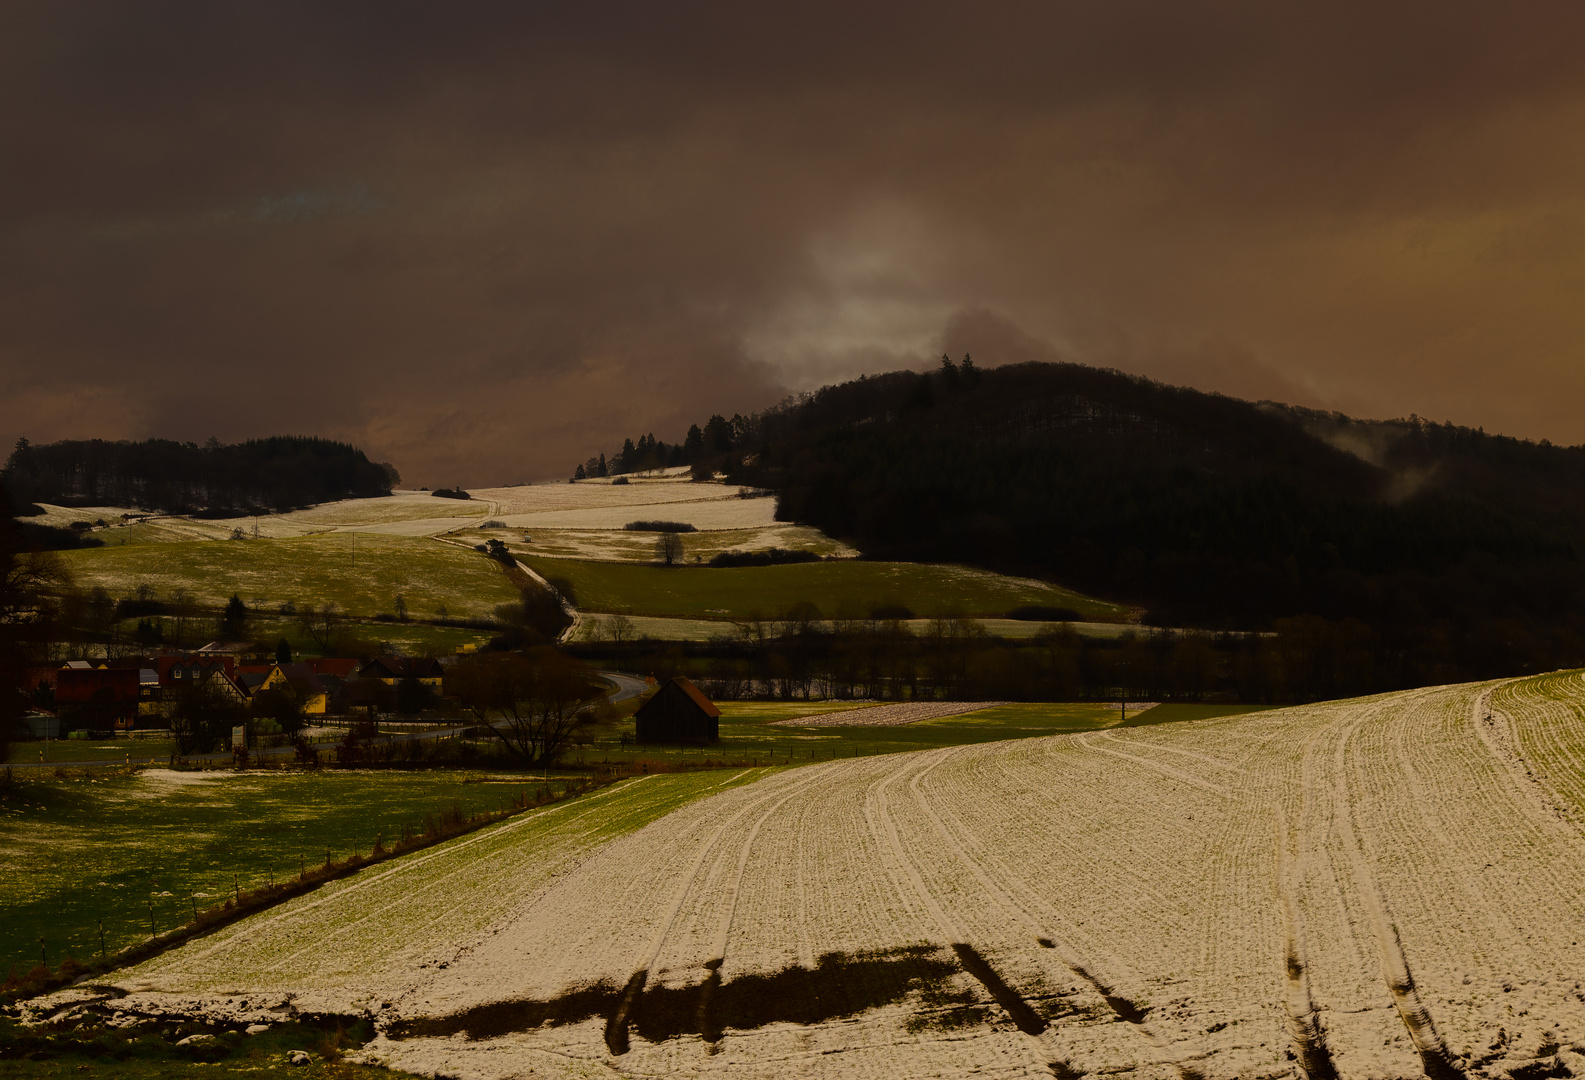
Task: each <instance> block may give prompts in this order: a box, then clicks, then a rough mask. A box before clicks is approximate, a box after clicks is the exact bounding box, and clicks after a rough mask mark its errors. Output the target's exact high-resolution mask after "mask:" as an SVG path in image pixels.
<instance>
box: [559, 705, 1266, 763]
mask: <svg viewBox="0 0 1585 1080" xmlns="http://www.w3.org/2000/svg"><path fill="white" fill-rule="evenodd" d="M866 704H867V703H855V702H850V701H808V702H805V701H723V702H717V705H718V706H719V707H720V709H721V741H720V742H719V743H717V744H716V745H714V746H706V747H677V746H637V745H634V744H633V743H631V742H626V743H624V742H621V741H619V739H601V740H599V741H597V742H595V743H593V744H591V745H590V746H588V747H586V748H584V749H582V750H576V751H573V752H572V753H571V754H570V755H569V756H568V763H569V764H572V765H577V764H580V763H582V764H585V765H607V764H610V765H632V764H634V763H636V762H646V761H648V762H657V763H661V764H668V765H670V764H677V763H694V764H702V763H704V762H726V763H743V764H761V765H763V764H766V763H775V764H789V765H799V764H804V763H807V762H811V761H827V760H830V759H832V758H841V757H866V756H869V755H872V754H895V753H900V752H902V751H906V750H932V749H935V748H937V747H942V746H962V745H965V744H967V743H983V742H995V741H996V740H998V739H1027V738H1032V737H1035V736H1040V735H1061V734H1066V733H1070V732H1079V731H1097V730H1100V729H1102V728H1114V727H1117V726H1119V724H1118V721H1119V719H1120V716H1119V712H1118V708H1117V706H1116V705H1115V704H1107V703H1102V702H1019V703H1015V704H1011V705H997V706H993V707H991V708H987V709H981V710H979V711H978V712H972V713H964V714H962V715H959V716H949V717H944V718H942V719H939V720H922V721H919V722H917V723H913V724H899V725H856V726H853V727H801V726H796V725H788V726H785V727H783V726H772V725H773V724H774V722H775V721H777V720H791V719H795V718H797V717H800V716H818V715H820V714H821V713H829V712H840V711H844V710H848V709H855V708H864V707H866ZM1258 708H1259V707H1258V706H1247V705H1158V706H1156V707H1155V708H1153V709H1149V710H1147V711H1145V712H1143V713H1141V714H1139V719H1138V720H1137V721H1136V720H1135V718H1134V717H1133V716H1132V715H1131V716H1129V718H1128V721H1127V724H1126V726H1129V727H1132V726H1134V725H1135V724H1136V723H1139V724H1148V723H1171V722H1174V721H1177V720H1201V719H1208V718H1210V717H1213V716H1226V715H1232V714H1235V713H1244V712H1254V711H1257V709H1258ZM1157 709H1160V710H1163V711H1162V712H1160V713H1158V712H1157ZM1152 716H1154V717H1155V719H1154V720H1152V719H1149V718H1150V717H1152ZM619 730H620V731H625V732H627V733H628V734H629V735H631V732H632V722H631V721H627V722H625V723H624V724H623V725H621V727H620V729H619Z"/></svg>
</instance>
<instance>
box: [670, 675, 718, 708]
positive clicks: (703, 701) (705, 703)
mask: <svg viewBox="0 0 1585 1080" xmlns="http://www.w3.org/2000/svg"><path fill="white" fill-rule="evenodd" d="M672 682H674V683H676V684H677V688H678V689H679V690H681V691H682V692H683V693H685V694H687V695H688V696H689V697H691V698H693V703H694V704H695V705H697V706H699V708H701V709H703V710H704V711H705V715H706V716H711V717H719V716H720V715H721V710H720V709H718V708H716V707H715V702H713V701H711V700H710V699H709V698H707V697H705V696H704V693H703V692H702V691H700V689H699V688H698V687H697V686H695V685H694V684H693V683H691V682H689V681H688V680H687V679H686V678H684V677H683V676H681V675H678V676H677V677H676V678H674V679H672Z"/></svg>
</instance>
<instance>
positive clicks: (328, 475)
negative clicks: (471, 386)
mask: <svg viewBox="0 0 1585 1080" xmlns="http://www.w3.org/2000/svg"><path fill="white" fill-rule="evenodd" d="M0 478H3V479H4V482H5V484H6V486H7V487H9V488H10V489H11V492H12V497H13V500H14V502H15V503H16V504H17V506H18V508H25V507H26V506H27V505H28V504H30V503H40V502H44V503H53V504H55V505H60V506H74V505H75V506H134V507H139V508H142V509H146V510H158V511H163V512H165V513H175V514H204V513H209V514H215V515H216V516H225V515H228V514H242V513H250V512H268V511H284V510H291V509H294V508H297V507H301V506H309V505H312V504H315V503H322V502H331V501H333V500H336V499H350V498H367V497H370V496H376V495H389V494H390V492H391V485H392V484H394V483H398V482H400V479H401V478H400V476H398V474H397V472H396V469H395V468H394V467H392V466H390V465H387V464H375V463H373V462H371V461H370V460H369V459H368V458H367V457H366V456H364V453H363V451H362V450H359V449H358V448H357V447H355V446H351V445H349V444H347V443H342V442H336V441H334V440H331V439H321V438H314V437H308V436H291V435H277V436H273V437H271V438H267V439H249V440H248V441H246V442H242V443H235V444H232V445H223V444H221V443H220V442H219V441H218V440H216V439H210V440H209V441H208V442H207V443H205V444H204V445H203V446H199V445H198V444H197V443H191V442H186V443H182V442H176V441H174V440H171V439H146V440H142V441H138V442H127V441H121V442H108V441H106V440H104V439H71V440H64V441H61V442H55V443H50V444H48V445H45V446H33V445H31V444H29V443H28V441H27V440H26V439H22V440H19V441H18V442H17V445H16V449H15V450H14V451H13V452H12V454H11V456H10V458H9V459H8V460H7V461H6V464H5V468H4V469H3V470H0Z"/></svg>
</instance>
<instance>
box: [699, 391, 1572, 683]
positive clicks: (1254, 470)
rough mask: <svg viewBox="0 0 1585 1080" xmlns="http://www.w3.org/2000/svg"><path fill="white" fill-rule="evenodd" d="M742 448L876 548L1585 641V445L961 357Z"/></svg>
mask: <svg viewBox="0 0 1585 1080" xmlns="http://www.w3.org/2000/svg"><path fill="white" fill-rule="evenodd" d="M723 462H724V464H725V466H726V467H727V468H728V471H729V474H730V476H731V479H732V480H734V481H735V482H738V483H743V484H754V485H758V486H763V487H770V488H774V489H775V490H776V491H777V493H778V510H777V516H778V518H779V519H781V520H786V521H796V522H800V523H804V524H809V525H814V526H817V527H819V528H820V529H822V530H823V531H825V532H827V533H829V534H831V535H833V536H837V537H841V538H842V539H844V540H846V541H847V542H849V543H852V544H854V545H855V546H856V547H858V548H859V549H860V550H862V551H863V552H865V554H866V555H872V556H877V557H880V556H884V557H889V558H904V559H915V560H929V561H957V562H964V563H970V564H974V565H980V566H987V567H991V568H995V569H1000V570H1010V571H1015V572H1021V573H1029V574H1037V575H1041V576H1046V577H1050V578H1054V579H1056V580H1060V581H1061V582H1062V583H1063V584H1065V585H1068V586H1071V587H1074V588H1077V589H1080V590H1082V591H1084V592H1088V593H1091V594H1094V595H1103V596H1107V597H1109V598H1112V599H1116V600H1124V601H1130V602H1135V603H1140V604H1143V605H1145V606H1146V608H1147V610H1148V612H1149V615H1148V617H1149V619H1150V620H1152V621H1155V622H1159V623H1162V624H1168V625H1199V626H1206V627H1216V628H1229V629H1249V630H1261V629H1269V628H1270V627H1271V626H1272V625H1273V623H1274V621H1275V620H1277V619H1280V618H1287V617H1294V616H1300V615H1313V616H1320V617H1323V618H1325V619H1330V620H1343V619H1357V620H1362V621H1363V622H1364V623H1365V624H1366V626H1368V627H1369V628H1370V630H1371V633H1372V634H1375V635H1377V636H1378V637H1379V640H1380V641H1381V643H1382V648H1384V649H1388V648H1392V649H1398V650H1401V651H1405V652H1410V651H1414V650H1419V649H1423V648H1426V647H1429V646H1428V642H1429V641H1430V640H1431V639H1432V638H1437V639H1438V640H1439V641H1440V642H1441V644H1439V645H1438V646H1437V647H1438V648H1445V649H1446V650H1450V651H1451V652H1452V653H1464V652H1469V651H1471V650H1475V649H1477V648H1479V649H1484V650H1488V651H1489V650H1490V649H1492V648H1493V647H1494V645H1493V642H1494V641H1499V639H1500V641H1499V644H1500V647H1501V650H1502V651H1504V652H1505V653H1507V654H1509V655H1514V656H1516V657H1517V656H1522V657H1524V658H1525V659H1523V660H1516V664H1517V665H1518V666H1516V667H1515V668H1514V670H1520V669H1521V668H1525V667H1529V666H1533V665H1534V664H1543V663H1545V664H1553V663H1554V662H1564V661H1568V662H1585V622H1582V617H1581V613H1582V612H1585V603H1582V602H1585V561H1582V559H1581V553H1580V548H1579V544H1580V537H1581V535H1582V534H1581V527H1582V526H1585V447H1557V446H1552V445H1549V444H1547V443H1532V442H1527V441H1524V440H1519V439H1514V438H1509V437H1505V436H1495V435H1487V434H1485V433H1484V432H1481V431H1477V430H1472V429H1469V428H1462V427H1457V426H1454V425H1451V424H1437V423H1432V422H1429V421H1425V420H1422V419H1420V418H1418V417H1411V418H1409V419H1406V420H1392V421H1358V420H1353V419H1351V418H1348V417H1345V416H1342V415H1339V414H1333V413H1322V412H1315V411H1311V410H1303V409H1297V408H1292V407H1289V406H1284V405H1278V404H1273V403H1269V402H1267V403H1258V404H1257V403H1252V402H1246V401H1239V400H1236V399H1233V398H1228V397H1224V396H1221V395H1217V394H1207V393H1202V392H1199V391H1195V390H1189V389H1184V388H1179V387H1171V386H1164V385H1162V384H1159V383H1155V382H1152V381H1150V380H1147V379H1141V378H1136V377H1133V376H1128V375H1123V374H1121V373H1118V372H1113V371H1103V370H1098V369H1095V368H1088V367H1082V366H1079V365H1072V364H1023V365H1016V366H1009V367H1003V368H996V369H990V370H983V371H982V370H979V369H975V368H974V367H973V366H972V364H970V363H963V364H951V363H944V364H943V366H942V367H941V368H940V369H939V370H938V371H936V372H934V373H932V374H929V375H917V374H914V373H911V372H896V373H892V374H888V375H882V376H879V377H876V378H862V379H859V380H856V381H853V382H849V383H844V384H841V385H839V386H831V387H826V388H824V389H822V390H821V391H819V392H817V393H814V394H809V395H805V396H803V397H801V398H799V399H796V400H791V401H788V402H785V403H783V404H782V405H781V406H778V407H776V408H774V409H772V410H770V411H768V412H766V413H764V414H760V415H758V416H755V417H753V418H752V419H751V421H750V422H749V423H748V424H747V425H745V430H744V431H743V432H742V434H741V435H740V436H739V437H738V438H737V439H736V440H734V445H733V447H732V450H731V451H730V452H729V453H728V454H727V455H725V456H724V459H723ZM1477 641H1478V642H1480V644H1478V645H1477V644H1476V643H1477ZM1461 643H1462V644H1461ZM1461 668H1462V665H1461V664H1460V663H1457V662H1455V663H1454V664H1453V669H1454V670H1459V669H1461Z"/></svg>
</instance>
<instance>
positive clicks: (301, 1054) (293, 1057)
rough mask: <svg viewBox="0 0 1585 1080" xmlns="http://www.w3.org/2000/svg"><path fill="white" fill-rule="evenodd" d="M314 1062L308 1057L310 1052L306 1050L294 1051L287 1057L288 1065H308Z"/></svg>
mask: <svg viewBox="0 0 1585 1080" xmlns="http://www.w3.org/2000/svg"><path fill="white" fill-rule="evenodd" d="M312 1061H313V1059H312V1058H310V1057H309V1056H308V1051H306V1050H293V1051H292V1052H291V1053H290V1054H287V1055H286V1064H288V1065H308V1064H311V1063H312Z"/></svg>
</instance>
